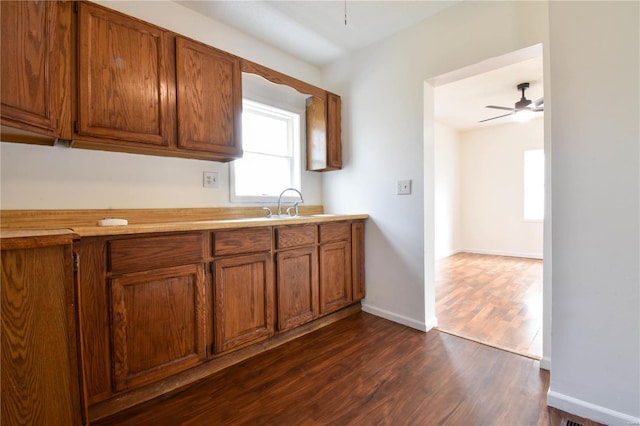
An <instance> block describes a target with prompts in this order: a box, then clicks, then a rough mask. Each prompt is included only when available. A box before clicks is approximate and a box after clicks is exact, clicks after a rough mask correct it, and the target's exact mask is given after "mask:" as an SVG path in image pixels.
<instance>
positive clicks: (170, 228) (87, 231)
mask: <svg viewBox="0 0 640 426" xmlns="http://www.w3.org/2000/svg"><path fill="white" fill-rule="evenodd" d="M368 218H369V215H368V214H322V215H312V216H301V217H297V218H283V219H280V218H271V219H268V218H242V219H223V220H204V221H202V220H201V221H185V222H167V223H145V224H133V225H124V226H79V227H72V228H71V231H72V232H74V233H75V234H77V235H78V236H79V237H80V238H82V237H101V236H112V235H129V234H148V233H159V232H186V231H208V230H216V229H239V228H257V227H264V226H283V225H301V224H306V223H325V222H338V221H344V220H366V219H368Z"/></svg>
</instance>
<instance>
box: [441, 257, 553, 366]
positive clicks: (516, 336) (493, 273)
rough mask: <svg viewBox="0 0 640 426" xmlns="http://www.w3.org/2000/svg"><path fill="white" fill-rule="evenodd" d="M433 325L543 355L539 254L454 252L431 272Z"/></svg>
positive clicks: (504, 347) (540, 264) (500, 345)
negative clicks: (435, 321)
mask: <svg viewBox="0 0 640 426" xmlns="http://www.w3.org/2000/svg"><path fill="white" fill-rule="evenodd" d="M436 316H437V318H438V329H440V330H441V331H444V332H447V333H452V334H454V335H456V336H461V337H465V338H468V339H472V340H475V341H478V342H482V343H485V344H488V345H491V346H495V347H498V348H502V349H505V350H509V351H513V352H516V353H519V354H523V355H527V356H533V357H536V358H538V359H540V357H541V356H542V260H540V259H527V258H522V257H508V256H491V255H484V254H474V253H457V254H454V255H453V256H449V257H446V258H444V259H440V260H439V261H438V262H437V272H436Z"/></svg>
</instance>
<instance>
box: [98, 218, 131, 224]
mask: <svg viewBox="0 0 640 426" xmlns="http://www.w3.org/2000/svg"><path fill="white" fill-rule="evenodd" d="M128 224H129V221H128V220H127V219H116V218H112V217H108V218H104V219H101V220H99V221H98V226H124V225H128Z"/></svg>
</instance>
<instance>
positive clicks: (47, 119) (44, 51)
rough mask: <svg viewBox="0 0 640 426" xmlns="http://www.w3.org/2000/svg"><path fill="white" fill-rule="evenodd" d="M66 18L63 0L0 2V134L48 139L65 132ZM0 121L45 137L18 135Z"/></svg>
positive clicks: (68, 14) (68, 13) (67, 123)
mask: <svg viewBox="0 0 640 426" xmlns="http://www.w3.org/2000/svg"><path fill="white" fill-rule="evenodd" d="M70 24H71V6H70V3H67V2H49V1H39V2H38V1H1V2H0V27H1V29H2V49H0V53H1V58H0V90H1V96H0V98H1V99H2V105H1V116H2V124H3V131H2V134H3V137H2V140H4V141H8V140H12V141H16V142H33V143H49V144H51V145H53V142H54V141H55V138H56V137H63V138H69V136H70V126H71V118H70V116H69V112H70V109H69V103H68V92H69V81H70V79H69V71H70V70H69V68H68V66H69V63H70V54H69V52H70V34H71V32H70ZM4 126H10V127H11V128H19V129H23V130H27V131H32V132H36V133H38V134H41V135H47V136H49V138H41V139H38V138H29V137H27V136H25V134H22V137H20V136H21V135H20V133H19V132H14V131H13V130H11V129H8V128H5V127H4ZM5 135H6V136H5ZM16 137H17V139H16Z"/></svg>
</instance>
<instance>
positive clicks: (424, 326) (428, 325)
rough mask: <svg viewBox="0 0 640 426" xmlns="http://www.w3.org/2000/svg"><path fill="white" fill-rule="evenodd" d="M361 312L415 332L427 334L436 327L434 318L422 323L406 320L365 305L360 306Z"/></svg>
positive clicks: (401, 316) (384, 310) (400, 316)
mask: <svg viewBox="0 0 640 426" xmlns="http://www.w3.org/2000/svg"><path fill="white" fill-rule="evenodd" d="M362 310H363V311H364V312H367V313H369V314H372V315H375V316H377V317H381V318H384V319H388V320H389V321H393V322H397V323H398V324H402V325H406V326H407V327H411V328H415V329H416V330H420V331H424V332H427V331H429V330H431V329H432V328H433V327H435V326H436V325H438V321H437V320H436V318H435V317H434V318H430V319H429V320H428V321H426V322H424V323H422V322H420V321H416V320H414V319H413V318H408V317H405V316H403V315H399V314H396V313H394V312H391V311H387V310H386V309H380V308H376V307H375V306H371V305H367V304H366V303H363V304H362Z"/></svg>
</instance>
